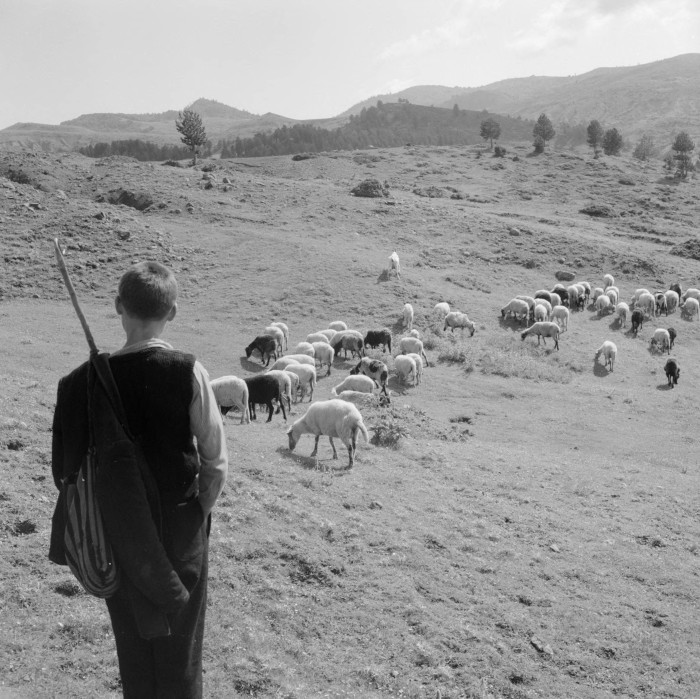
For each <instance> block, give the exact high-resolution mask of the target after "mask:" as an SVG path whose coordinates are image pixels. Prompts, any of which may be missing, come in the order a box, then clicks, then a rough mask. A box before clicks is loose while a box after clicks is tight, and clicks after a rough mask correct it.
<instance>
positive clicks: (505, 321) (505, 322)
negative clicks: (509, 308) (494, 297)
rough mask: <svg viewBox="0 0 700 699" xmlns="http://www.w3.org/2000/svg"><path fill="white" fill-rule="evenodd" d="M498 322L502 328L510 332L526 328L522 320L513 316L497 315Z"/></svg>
mask: <svg viewBox="0 0 700 699" xmlns="http://www.w3.org/2000/svg"><path fill="white" fill-rule="evenodd" d="M498 324H499V325H500V326H501V327H502V328H504V329H506V330H510V331H512V332H522V331H523V330H527V328H528V325H527V324H526V323H523V322H522V320H518V319H517V318H513V316H508V317H507V318H504V317H503V316H498Z"/></svg>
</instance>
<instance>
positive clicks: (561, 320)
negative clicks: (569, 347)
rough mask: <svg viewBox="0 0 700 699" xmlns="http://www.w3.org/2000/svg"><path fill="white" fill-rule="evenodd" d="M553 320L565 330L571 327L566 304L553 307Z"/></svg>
mask: <svg viewBox="0 0 700 699" xmlns="http://www.w3.org/2000/svg"><path fill="white" fill-rule="evenodd" d="M552 320H553V321H554V322H555V323H557V324H558V325H559V327H560V328H561V329H562V331H564V330H568V329H569V309H568V308H566V306H555V307H554V308H553V309H552Z"/></svg>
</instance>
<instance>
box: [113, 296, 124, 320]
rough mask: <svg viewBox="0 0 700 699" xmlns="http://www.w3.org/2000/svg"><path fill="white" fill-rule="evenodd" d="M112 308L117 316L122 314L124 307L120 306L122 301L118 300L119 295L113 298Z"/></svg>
mask: <svg viewBox="0 0 700 699" xmlns="http://www.w3.org/2000/svg"><path fill="white" fill-rule="evenodd" d="M114 308H115V310H116V311H117V315H118V316H120V315H121V314H122V313H123V312H124V307H123V306H122V300H121V299H120V298H119V294H117V295H116V296H115V297H114Z"/></svg>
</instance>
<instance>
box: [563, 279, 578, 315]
mask: <svg viewBox="0 0 700 699" xmlns="http://www.w3.org/2000/svg"><path fill="white" fill-rule="evenodd" d="M566 293H567V294H568V295H569V308H570V309H571V310H572V311H578V310H579V309H580V308H581V298H580V297H581V293H580V289H579V288H578V287H577V286H576V285H575V284H570V285H569V286H567V287H566Z"/></svg>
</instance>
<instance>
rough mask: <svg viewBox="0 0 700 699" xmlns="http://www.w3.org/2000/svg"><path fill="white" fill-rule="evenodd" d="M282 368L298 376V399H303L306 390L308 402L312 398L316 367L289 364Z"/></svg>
mask: <svg viewBox="0 0 700 699" xmlns="http://www.w3.org/2000/svg"><path fill="white" fill-rule="evenodd" d="M284 370H285V371H288V372H290V373H292V374H296V375H297V376H298V377H299V389H298V390H299V400H300V401H302V402H303V401H304V396H305V395H306V392H307V390H308V391H309V403H310V402H311V401H312V400H313V398H314V388H316V367H313V366H309V365H308V364H290V365H289V366H287V367H285V369H284Z"/></svg>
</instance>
